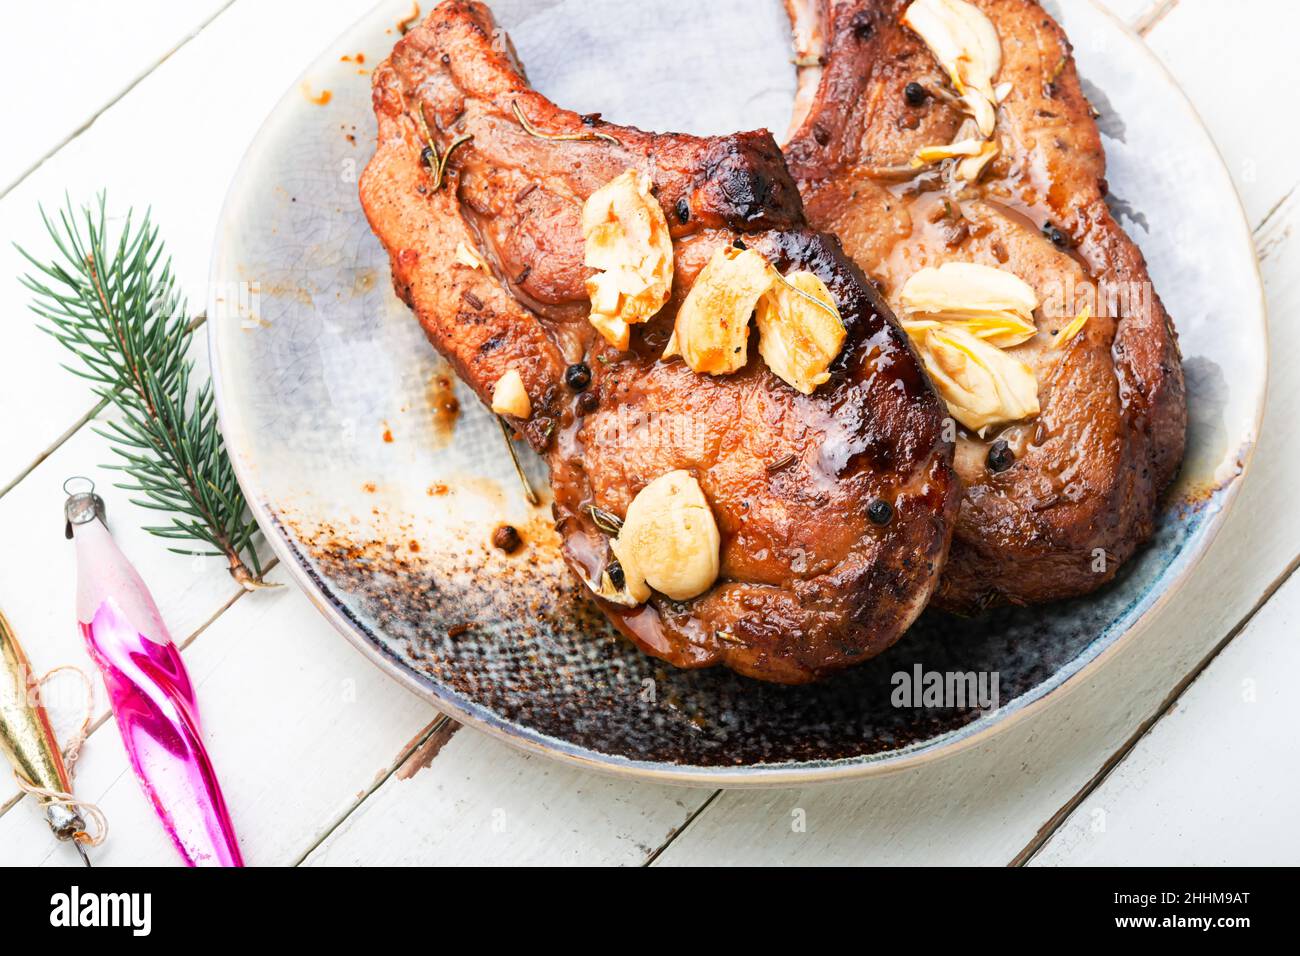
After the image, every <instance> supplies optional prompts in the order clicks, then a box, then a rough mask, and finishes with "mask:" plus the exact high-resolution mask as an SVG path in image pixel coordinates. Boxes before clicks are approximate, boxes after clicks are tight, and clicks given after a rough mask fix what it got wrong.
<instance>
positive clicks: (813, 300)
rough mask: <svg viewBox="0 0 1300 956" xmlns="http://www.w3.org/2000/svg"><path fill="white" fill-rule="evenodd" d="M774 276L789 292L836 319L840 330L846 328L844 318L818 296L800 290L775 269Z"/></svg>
mask: <svg viewBox="0 0 1300 956" xmlns="http://www.w3.org/2000/svg"><path fill="white" fill-rule="evenodd" d="M772 274H773V275H775V276H776V277H777V278H778V279H780V280H781V284H782V285H784V286H785V287H786V288H787V289H789V290H790V291H791V292H793V293H794V294H795V295H798V296H802V297H803V298H805V299H807V300H808V301H809V302H811V303H812V304H813V305H815V306H817V308H819V309H821V310H822V311H823V312H825V313H826V314H827V315H829V316H831V317H832V318H834V319H835V321H836V322H838V323H839V325H840V328H844V320H843V319H842V318H840V314H839V313H838V312H837V311H835V310H834V309H833V308H831V307H830V306H829V305H827V304H826V303H825V302H823V301H822V300H821V299H819V298H817V296H815V295H809V294H808V293H807V292H805V291H804V290H803V289H801V288H799V287H798V286H797V285H795V284H794V283H793V282H791V281H790V280H789V279H787V278H786V277H785V276H783V275H781V273H779V272H777V271H776V270H775V269H773V270H772Z"/></svg>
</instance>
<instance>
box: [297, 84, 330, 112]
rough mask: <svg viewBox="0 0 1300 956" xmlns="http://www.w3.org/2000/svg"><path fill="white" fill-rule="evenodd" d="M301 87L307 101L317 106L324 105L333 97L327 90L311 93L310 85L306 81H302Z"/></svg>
mask: <svg viewBox="0 0 1300 956" xmlns="http://www.w3.org/2000/svg"><path fill="white" fill-rule="evenodd" d="M301 89H302V95H303V96H305V97H306V98H307V102H309V103H315V104H316V105H317V106H325V105H326V104H327V103H329V101H330V100H331V99H333V98H334V94H333V93H331V92H330V91H329V90H321V91H320V92H319V93H313V92H312V91H311V86H310V85H309V84H308V83H307V82H306V81H304V82H303V84H302V87H301Z"/></svg>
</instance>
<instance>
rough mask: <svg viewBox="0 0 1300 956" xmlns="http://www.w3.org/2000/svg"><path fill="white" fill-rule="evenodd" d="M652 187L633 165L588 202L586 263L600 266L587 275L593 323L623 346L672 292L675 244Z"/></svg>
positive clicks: (584, 218) (584, 212)
mask: <svg viewBox="0 0 1300 956" xmlns="http://www.w3.org/2000/svg"><path fill="white" fill-rule="evenodd" d="M651 187H652V183H651V182H650V177H649V176H646V175H645V174H644V173H641V172H638V171H637V170H635V169H629V170H627V172H625V173H622V174H621V175H619V176H617V177H615V178H614V179H612V180H610V181H609V182H608V183H606V184H605V185H604V186H601V187H600V188H599V189H597V190H596V191H595V192H594V193H592V194H591V196H590V197H588V199H587V201H586V202H585V203H584V204H583V206H582V235H583V240H584V247H583V262H584V264H585V265H587V267H588V268H591V269H596V270H598V271H597V272H596V274H595V275H593V276H592V277H591V278H590V279H588V280H587V295H588V296H589V297H590V298H591V324H592V325H593V326H595V327H596V329H597V330H598V331H599V332H600V334H601V335H602V336H604V338H605V340H606V341H607V342H609V343H610V344H611V345H613V346H615V347H616V348H619V349H626V348H627V347H628V344H629V340H630V331H629V326H630V325H632V324H635V323H638V322H645V321H646V320H647V319H649V318H651V317H652V316H653V315H654V314H655V313H656V312H658V311H659V310H660V309H662V308H663V306H664V303H665V302H667V301H668V296H669V294H670V292H671V291H672V284H673V244H672V240H671V238H670V237H669V235H668V220H667V219H665V218H664V211H663V209H662V208H661V207H660V205H659V201H658V200H657V199H655V197H654V196H653V195H652V193H651Z"/></svg>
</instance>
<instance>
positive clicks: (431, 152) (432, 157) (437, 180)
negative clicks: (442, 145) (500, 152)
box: [416, 103, 474, 192]
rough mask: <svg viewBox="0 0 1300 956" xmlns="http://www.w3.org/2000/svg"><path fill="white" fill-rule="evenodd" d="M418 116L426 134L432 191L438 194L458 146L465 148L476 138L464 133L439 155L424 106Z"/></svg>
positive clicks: (425, 144)
mask: <svg viewBox="0 0 1300 956" xmlns="http://www.w3.org/2000/svg"><path fill="white" fill-rule="evenodd" d="M416 115H417V116H418V117H419V119H420V130H421V132H422V133H423V134H424V148H425V150H427V151H428V159H427V161H426V163H425V165H426V166H428V168H429V173H430V175H431V176H432V177H433V184H432V189H433V191H434V192H437V191H438V190H439V189H441V188H442V183H443V180H444V179H446V177H447V164H448V163H449V162H451V154H452V153H454V152H455V151H456V147H457V146H463V145H464V144H465V143H468V142H469V141H470V140H472V139H473V138H474V134H472V133H463V134H461V135H460V136H457V137H456V138H455V139H453V140H452V141H451V142H450V143H449V144H448V145H447V151H446V152H445V153H441V154H439V152H438V144H437V143H436V142H434V139H433V136H432V135H430V133H429V121H428V120H427V119H426V118H425V116H424V104H423V103H421V104H420V108H419V111H418V112H417V113H416Z"/></svg>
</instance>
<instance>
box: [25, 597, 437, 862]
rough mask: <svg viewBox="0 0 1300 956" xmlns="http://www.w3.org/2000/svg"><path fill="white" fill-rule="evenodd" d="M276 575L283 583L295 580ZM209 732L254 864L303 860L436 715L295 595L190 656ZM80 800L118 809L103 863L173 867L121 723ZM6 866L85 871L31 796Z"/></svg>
mask: <svg viewBox="0 0 1300 956" xmlns="http://www.w3.org/2000/svg"><path fill="white" fill-rule="evenodd" d="M271 577H272V579H278V580H283V576H282V573H281V572H278V571H277V572H272V575H271ZM185 660H186V664H187V665H188V667H189V668H190V673H191V676H192V677H193V679H194V682H195V686H196V688H197V690H198V697H199V703H200V707H201V710H202V716H203V725H204V731H205V738H206V740H207V743H208V746H209V748H210V750H211V753H212V758H213V761H214V763H215V765H216V767H217V772H218V774H219V775H220V777H221V781H222V786H223V789H224V792H225V795H226V800H227V803H228V804H229V806H230V811H231V816H232V818H233V820H234V823H235V828H236V830H237V832H238V833H239V835H240V843H241V846H242V847H243V849H244V855H245V858H246V861H247V862H248V863H249V864H250V865H282V864H288V863H293V862H295V861H296V860H297V859H298V858H299V857H300V856H301V855H302V854H303V853H305V852H306V850H307V849H308V848H309V847H311V846H313V845H314V844H315V843H316V842H317V841H319V840H320V838H321V837H322V836H323V835H324V834H325V833H326V832H327V831H328V830H329V829H330V828H331V827H332V826H333V825H334V823H335V821H336V820H338V819H339V818H340V817H341V816H342V815H343V814H344V813H346V812H347V811H348V810H350V809H351V808H352V807H353V806H354V805H355V804H356V802H357V800H358V799H360V797H361V796H362V795H364V794H365V793H366V792H367V791H368V790H369V789H370V788H371V787H372V786H373V785H374V784H375V783H376V781H377V780H380V779H382V778H383V777H384V776H385V775H387V774H388V772H389V771H390V770H391V769H392V767H393V766H394V765H395V764H396V763H397V762H398V761H400V760H401V759H403V758H404V757H405V756H406V753H407V751H408V749H409V746H408V745H409V744H410V743H411V742H412V738H414V737H416V735H417V734H418V733H419V732H420V730H421V728H423V727H426V726H427V725H428V724H429V723H430V722H431V721H432V720H433V719H434V718H435V717H436V712H435V711H434V710H433V709H432V708H431V707H429V705H428V704H426V703H424V702H423V701H421V700H419V699H417V698H416V697H415V696H413V695H411V694H409V693H407V692H406V691H403V690H401V689H400V688H398V687H396V686H395V685H394V684H393V683H392V681H390V680H389V679H388V678H387V677H386V676H385V675H384V674H383V673H382V672H381V671H380V670H379V669H378V668H376V667H375V666H374V665H373V664H371V663H370V662H369V661H367V660H366V659H364V658H363V657H362V656H361V655H360V654H358V653H357V652H356V651H355V650H353V649H352V647H351V646H349V645H348V644H347V642H345V641H343V640H342V639H341V638H340V637H339V636H338V635H337V634H336V633H335V632H334V631H333V629H332V628H331V627H330V626H329V625H328V624H326V623H325V621H324V620H323V619H322V618H321V617H320V615H319V613H318V612H317V611H316V610H315V608H313V607H312V606H311V604H310V603H309V602H308V600H307V599H306V597H304V596H303V595H302V594H301V593H300V592H298V591H297V590H296V589H295V588H292V587H286V588H283V589H281V590H278V591H271V592H261V593H259V594H256V595H253V596H251V597H250V598H247V599H241V600H240V601H238V602H236V603H235V604H234V606H233V607H232V608H231V609H230V610H229V611H228V612H227V613H225V614H223V615H222V616H221V617H220V618H218V620H217V621H216V622H214V623H213V624H212V625H211V626H210V627H208V628H207V629H205V630H204V632H203V633H202V634H201V635H200V636H199V637H198V638H197V639H196V640H195V641H194V643H193V644H192V645H191V646H190V647H189V648H187V649H186V651H185ZM76 786H77V791H78V793H79V795H81V796H83V797H84V798H86V799H89V800H92V801H94V802H96V803H98V804H99V805H100V807H101V808H103V810H104V812H105V813H106V814H107V815H108V819H109V824H110V827H111V830H110V835H109V840H108V842H107V843H105V844H104V845H103V846H102V847H99V848H97V849H96V850H95V852H94V859H95V862H96V864H98V865H105V866H111V865H118V864H122V865H144V864H148V865H169V864H175V863H178V862H179V860H178V858H177V856H176V853H175V851H174V850H173V849H172V847H171V845H170V844H169V843H168V841H167V839H166V837H165V836H164V834H163V831H162V828H161V826H160V825H159V823H158V821H157V819H156V818H155V817H154V815H153V813H152V811H151V809H150V808H149V806H148V804H147V803H146V802H145V799H144V797H143V795H142V794H141V791H140V788H139V786H137V784H136V781H135V779H134V777H133V775H132V773H131V771H130V769H129V766H128V764H127V762H126V754H125V752H124V751H123V750H122V746H121V740H120V738H119V737H118V734H117V731H116V729H115V726H114V724H113V723H112V722H111V721H110V722H109V723H107V724H105V725H104V726H103V727H101V728H100V729H99V730H98V731H96V732H95V733H94V734H93V735H92V736H91V738H90V740H89V741H88V742H87V744H86V747H85V750H84V752H83V757H82V759H81V761H80V763H79V769H78V773H77V781H76ZM0 847H3V848H4V852H3V862H4V863H6V864H10V865H14V864H17V865H38V864H43V863H51V864H67V865H76V862H77V861H76V855H75V853H74V852H73V851H72V850H71V849H70V848H68V847H66V846H63V845H59V844H57V843H56V842H55V841H54V839H53V838H52V837H51V836H50V834H49V831H48V829H47V828H46V827H45V826H44V824H43V823H41V821H40V819H39V815H38V814H37V812H36V808H35V806H34V805H33V801H31V800H23V801H22V802H21V803H20V804H19V805H18V806H17V807H15V808H14V810H12V811H10V812H9V813H6V814H5V815H4V816H3V817H0Z"/></svg>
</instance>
